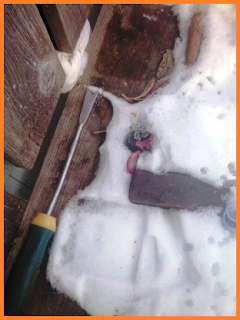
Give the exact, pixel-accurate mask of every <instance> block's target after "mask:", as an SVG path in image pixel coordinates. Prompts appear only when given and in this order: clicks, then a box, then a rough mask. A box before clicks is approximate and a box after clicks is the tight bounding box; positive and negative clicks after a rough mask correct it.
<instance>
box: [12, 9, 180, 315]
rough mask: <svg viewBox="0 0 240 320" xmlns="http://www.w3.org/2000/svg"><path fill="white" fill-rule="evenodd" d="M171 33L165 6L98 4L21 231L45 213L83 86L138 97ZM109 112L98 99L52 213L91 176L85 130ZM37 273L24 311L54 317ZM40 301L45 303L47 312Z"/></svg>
mask: <svg viewBox="0 0 240 320" xmlns="http://www.w3.org/2000/svg"><path fill="white" fill-rule="evenodd" d="M144 15H146V16H149V15H150V16H151V15H154V17H155V18H154V19H150V20H149V19H148V18H146V17H144ZM177 36H178V28H177V19H176V18H175V17H173V13H172V11H171V7H168V6H167V7H166V6H163V5H137V6H136V5H135V6H133V5H127V6H125V5H117V6H116V5H105V6H103V7H102V10H101V13H100V16H99V18H98V21H97V23H96V26H95V28H94V30H93V34H92V37H91V39H90V43H89V45H88V52H89V55H90V58H89V63H88V66H87V69H86V71H85V73H84V76H83V77H82V79H81V80H80V82H79V86H80V87H78V86H76V87H75V88H74V89H73V90H72V91H71V92H70V94H69V96H68V99H67V102H66V105H65V108H64V110H63V113H62V116H61V119H60V121H59V123H58V126H57V129H56V131H55V135H54V137H53V139H52V142H51V145H50V147H49V149H48V153H47V156H46V158H45V160H44V163H43V166H42V169H41V172H40V175H39V177H38V180H37V182H36V184H35V187H34V190H33V193H32V196H31V198H30V200H29V203H28V206H27V209H26V211H25V215H24V219H23V223H22V227H23V228H24V230H25V227H26V225H27V224H28V223H29V221H30V219H31V218H32V216H33V215H35V214H36V213H37V212H38V211H41V212H46V210H47V208H48V206H49V203H50V201H51V199H52V196H53V193H54V191H55V189H56V186H57V183H58V180H59V177H60V174H61V172H62V170H63V167H64V163H65V160H66V158H67V154H68V152H69V150H70V146H71V143H72V140H73V138H74V135H75V133H76V129H77V125H78V117H79V113H80V109H81V106H82V103H83V99H84V96H85V92H86V89H85V88H84V86H86V85H90V84H91V85H96V86H101V87H103V88H104V89H105V90H109V91H111V92H112V93H114V94H116V95H118V96H120V95H121V93H122V92H124V93H125V94H127V95H129V96H131V95H132V96H136V95H138V94H139V92H141V91H142V90H143V88H144V87H145V86H146V84H147V83H148V82H149V80H150V79H151V78H152V77H153V76H154V75H155V74H157V71H158V67H159V64H160V63H161V59H162V56H163V52H165V51H166V50H167V49H172V48H173V46H174V42H175V38H176V37H177ZM133 50H134V53H133ZM113 66H114V67H113ZM126 84H127V85H126ZM111 115H112V107H111V105H110V103H109V102H108V101H106V100H105V99H103V98H101V99H99V100H98V101H97V103H96V104H95V107H94V109H93V111H92V113H91V115H90V118H89V121H88V123H87V124H86V125H85V127H84V129H83V132H82V135H81V139H80V142H79V144H78V146H77V150H76V152H75V155H74V158H73V161H72V164H71V167H70V170H69V173H68V175H67V179H66V181H65V183H64V186H63V190H62V192H61V196H60V198H59V200H58V202H57V205H56V207H55V209H54V212H53V215H54V216H56V217H57V216H58V215H59V213H60V212H61V210H62V208H63V207H64V206H65V204H66V203H67V201H68V200H69V199H70V198H71V197H72V196H73V195H74V194H75V193H76V192H77V190H78V189H82V188H84V187H85V186H86V184H88V183H89V182H90V181H91V180H92V179H93V178H94V172H95V170H96V168H97V165H98V160H99V154H98V148H99V146H100V144H101V143H102V142H103V138H102V136H101V135H92V134H91V131H94V130H101V129H105V128H106V126H107V124H108V123H109V121H110V119H111ZM25 235H26V230H25ZM25 235H24V236H25ZM23 240H24V237H23V238H22V241H23ZM21 245H22V243H18V244H17V245H16V246H15V247H14V248H12V251H11V257H12V259H13V260H14V259H15V258H16V255H17V253H18V252H19V249H20V248H21ZM44 268H46V264H43V265H42V268H41V269H44ZM43 274H44V273H43V272H40V274H39V276H38V278H37V280H36V284H35V285H34V288H35V290H32V291H31V292H34V297H33V296H32V295H31V297H32V299H34V301H36V304H32V305H29V306H28V308H25V311H24V312H25V314H28V315H34V314H35V315H36V314H41V315H47V314H48V315H49V314H51V315H54V314H55V312H57V311H56V306H55V305H56V301H55V303H53V300H52V296H49V291H46V292H45V291H44V290H45V289H43V287H44V286H46V283H45V282H46V280H45V277H44V276H43ZM44 283H45V284H44ZM38 288H41V290H43V291H41V290H38ZM32 294H33V293H32ZM57 296H58V299H64V298H63V297H62V295H57ZM26 299H28V297H26ZM58 301H60V300H58ZM46 304H48V308H47V310H46V309H45V306H46ZM58 312H60V311H59V310H58ZM62 312H64V311H63V310H62ZM69 312H70V311H69Z"/></svg>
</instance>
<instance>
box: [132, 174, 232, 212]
mask: <svg viewBox="0 0 240 320" xmlns="http://www.w3.org/2000/svg"><path fill="white" fill-rule="evenodd" d="M228 191H229V190H227V189H226V188H221V189H220V188H214V187H213V186H212V185H210V184H207V183H204V182H202V181H201V180H198V179H196V178H194V177H191V176H189V175H186V174H181V173H174V172H168V173H165V174H162V175H156V174H153V173H152V172H148V171H146V170H136V171H135V173H134V174H133V175H132V179H131V184H130V190H129V200H130V201H131V202H133V203H136V204H142V205H148V206H154V207H161V208H164V209H186V210H196V209H197V208H199V207H207V206H216V207H223V206H224V201H223V199H224V198H223V197H224V196H226V194H227V192H228Z"/></svg>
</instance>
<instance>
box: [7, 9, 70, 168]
mask: <svg viewBox="0 0 240 320" xmlns="http://www.w3.org/2000/svg"><path fill="white" fill-rule="evenodd" d="M4 20H5V21H4V22H5V24H4V39H5V41H4V45H5V55H4V64H5V77H4V96H5V108H4V121H5V126H4V133H5V145H4V151H5V154H6V157H7V158H8V160H10V161H11V162H12V163H13V164H15V165H16V166H19V167H23V168H25V169H31V168H32V167H33V165H34V163H35V160H36V157H37V155H38V152H39V149H40V146H41V144H42V141H43V139H44V136H45V133H46V131H47V128H48V125H49V122H50V120H51V116H52V114H53V112H54V109H55V106H56V104H57V101H58V98H59V96H60V91H61V87H62V85H63V82H64V79H65V74H64V72H63V70H62V67H61V65H60V62H59V60H58V57H57V55H56V52H55V50H54V48H53V45H52V43H51V41H50V38H49V36H48V33H47V30H46V28H45V25H44V24H43V21H42V19H41V17H40V15H39V12H38V10H37V8H36V6H35V5H5V7H4Z"/></svg>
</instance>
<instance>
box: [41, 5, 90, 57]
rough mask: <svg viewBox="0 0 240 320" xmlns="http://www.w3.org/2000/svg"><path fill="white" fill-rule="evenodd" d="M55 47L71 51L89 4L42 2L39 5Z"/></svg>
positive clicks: (87, 12)
mask: <svg viewBox="0 0 240 320" xmlns="http://www.w3.org/2000/svg"><path fill="white" fill-rule="evenodd" d="M40 8H41V10H42V12H43V15H44V17H45V19H46V23H47V25H48V28H49V30H50V32H51V35H52V39H53V41H54V43H55V46H56V49H58V50H60V51H64V52H68V53H72V52H73V50H74V48H75V45H76V43H77V40H78V38H79V36H80V33H81V30H82V27H83V25H84V23H85V21H86V19H87V17H88V14H89V12H90V9H91V5H89V4H88V5H86V4H43V5H41V6H40Z"/></svg>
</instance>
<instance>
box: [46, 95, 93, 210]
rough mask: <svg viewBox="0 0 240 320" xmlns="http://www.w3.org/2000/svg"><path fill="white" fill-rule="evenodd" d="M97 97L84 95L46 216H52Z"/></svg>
mask: <svg viewBox="0 0 240 320" xmlns="http://www.w3.org/2000/svg"><path fill="white" fill-rule="evenodd" d="M97 96H98V93H95V94H92V93H91V92H90V91H87V94H86V97H85V100H84V103H83V108H82V109H84V110H82V112H81V113H80V117H79V126H78V129H77V133H76V135H75V138H74V140H73V143H72V146H71V149H70V152H69V154H68V158H67V161H66V164H65V167H64V170H63V173H62V176H61V179H60V181H59V184H58V187H57V189H56V191H55V193H54V196H53V198H52V201H51V203H50V205H49V208H48V210H47V215H51V214H52V212H53V209H54V207H55V205H56V202H57V200H58V197H59V195H60V192H61V190H62V187H63V184H64V181H65V178H66V175H67V172H68V169H69V167H70V164H71V161H72V158H73V154H74V152H75V150H76V147H77V144H78V140H79V138H80V135H81V132H82V129H83V126H84V124H85V123H86V121H87V119H88V117H89V114H90V112H91V109H92V107H93V105H94V102H95V100H96V98H97ZM89 100H90V101H89ZM86 107H87V108H88V110H87V112H86ZM83 117H84V119H83Z"/></svg>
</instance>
